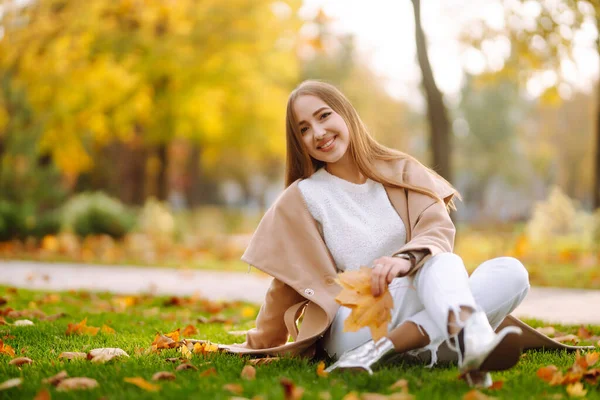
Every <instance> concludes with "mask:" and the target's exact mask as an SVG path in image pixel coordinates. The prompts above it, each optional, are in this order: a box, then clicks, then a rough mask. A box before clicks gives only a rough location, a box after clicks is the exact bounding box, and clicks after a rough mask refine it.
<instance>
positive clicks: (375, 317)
mask: <svg viewBox="0 0 600 400" xmlns="http://www.w3.org/2000/svg"><path fill="white" fill-rule="evenodd" d="M371 272H372V270H371V268H368V267H361V268H360V269H359V270H356V271H348V272H344V273H342V274H340V275H339V276H338V282H339V283H340V285H341V286H342V291H341V292H340V293H339V295H338V296H337V297H336V299H335V300H336V301H337V302H338V303H339V304H341V305H343V306H346V307H349V308H351V310H352V311H351V312H350V315H349V316H348V318H347V319H346V321H345V322H344V331H346V332H347V331H350V332H355V331H358V330H359V329H361V328H364V327H365V326H368V327H369V329H370V330H371V336H372V337H373V340H375V341H377V340H379V339H381V338H382V337H383V336H385V335H386V334H387V326H388V324H389V323H390V322H391V320H392V314H391V309H392V307H393V306H394V301H393V299H392V296H391V294H390V292H389V290H388V289H387V288H386V290H385V292H384V293H383V294H382V295H380V296H378V297H374V296H373V295H372V294H371Z"/></svg>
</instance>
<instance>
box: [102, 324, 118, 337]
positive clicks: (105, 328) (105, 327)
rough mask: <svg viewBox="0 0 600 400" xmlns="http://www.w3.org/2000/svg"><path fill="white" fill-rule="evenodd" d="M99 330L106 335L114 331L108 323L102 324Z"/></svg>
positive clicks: (112, 333)
mask: <svg viewBox="0 0 600 400" xmlns="http://www.w3.org/2000/svg"><path fill="white" fill-rule="evenodd" d="M100 331H101V332H102V333H106V334H107V335H114V334H115V333H116V331H115V330H114V329H113V328H111V327H110V326H108V325H102V328H101V329H100Z"/></svg>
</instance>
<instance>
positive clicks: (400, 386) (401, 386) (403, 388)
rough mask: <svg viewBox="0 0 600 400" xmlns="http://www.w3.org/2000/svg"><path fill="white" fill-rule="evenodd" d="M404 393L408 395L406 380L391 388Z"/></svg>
mask: <svg viewBox="0 0 600 400" xmlns="http://www.w3.org/2000/svg"><path fill="white" fill-rule="evenodd" d="M398 389H400V391H402V393H408V381H407V380H406V379H400V380H398V381H396V382H395V383H394V384H392V385H391V386H390V390H398Z"/></svg>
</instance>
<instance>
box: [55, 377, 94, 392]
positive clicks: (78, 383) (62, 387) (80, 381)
mask: <svg viewBox="0 0 600 400" xmlns="http://www.w3.org/2000/svg"><path fill="white" fill-rule="evenodd" d="M95 387H98V381H96V380H95V379H92V378H85V377H79V378H67V379H64V380H63V381H61V382H60V383H59V384H58V386H57V387H56V390H58V391H59V392H66V391H69V390H82V389H93V388H95Z"/></svg>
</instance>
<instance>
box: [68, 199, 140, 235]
mask: <svg viewBox="0 0 600 400" xmlns="http://www.w3.org/2000/svg"><path fill="white" fill-rule="evenodd" d="M62 215H63V216H64V218H63V227H64V228H66V229H67V230H71V231H73V232H74V233H75V234H77V235H78V236H81V237H85V236H88V235H101V234H105V235H109V236H111V237H113V238H115V239H120V238H122V237H123V236H125V235H126V234H127V233H128V232H129V231H131V229H132V228H133V226H134V225H135V214H134V213H133V212H132V211H131V210H129V209H127V207H126V206H125V205H123V204H122V203H121V202H120V201H119V200H117V199H114V198H112V197H109V196H108V195H106V194H104V193H101V192H94V193H82V194H79V195H77V196H74V197H73V198H72V199H70V200H69V201H68V202H67V204H65V206H64V208H63V210H62Z"/></svg>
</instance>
